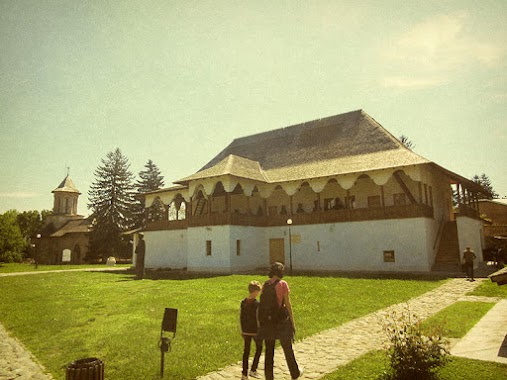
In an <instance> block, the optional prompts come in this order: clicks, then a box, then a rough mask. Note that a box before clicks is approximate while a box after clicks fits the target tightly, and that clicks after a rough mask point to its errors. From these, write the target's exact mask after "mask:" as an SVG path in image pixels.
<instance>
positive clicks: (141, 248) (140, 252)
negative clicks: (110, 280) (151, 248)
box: [136, 233, 146, 280]
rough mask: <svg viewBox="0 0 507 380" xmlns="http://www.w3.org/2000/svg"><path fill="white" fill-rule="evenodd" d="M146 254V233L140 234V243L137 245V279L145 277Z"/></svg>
mask: <svg viewBox="0 0 507 380" xmlns="http://www.w3.org/2000/svg"><path fill="white" fill-rule="evenodd" d="M145 254H146V243H145V241H144V234H143V233H140V234H139V243H137V247H136V279H138V280H142V279H143V278H144V256H145Z"/></svg>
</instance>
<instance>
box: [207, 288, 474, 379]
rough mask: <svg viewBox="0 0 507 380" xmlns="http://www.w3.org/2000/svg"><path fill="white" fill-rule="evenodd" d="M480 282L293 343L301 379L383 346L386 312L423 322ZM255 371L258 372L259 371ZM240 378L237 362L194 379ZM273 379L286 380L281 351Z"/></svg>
mask: <svg viewBox="0 0 507 380" xmlns="http://www.w3.org/2000/svg"><path fill="white" fill-rule="evenodd" d="M481 281H482V280H480V279H479V280H477V281H475V282H469V281H466V280H465V279H464V278H456V279H452V280H450V281H448V282H446V283H445V284H443V285H442V286H440V287H438V288H436V289H434V290H432V291H430V292H427V293H425V294H423V295H421V296H419V297H416V298H413V299H411V300H410V301H409V302H407V303H402V304H397V305H393V306H390V307H388V308H386V309H383V310H379V311H376V312H374V313H371V314H368V315H366V316H364V317H362V318H358V319H354V320H352V321H350V322H348V323H346V324H344V325H341V326H339V327H337V328H333V329H330V330H327V331H323V332H321V333H319V334H317V335H314V336H311V337H308V338H306V339H303V340H302V341H300V342H297V343H296V344H295V345H294V351H295V354H296V359H297V361H298V364H299V365H300V366H301V367H303V368H304V371H305V373H304V376H303V379H320V378H321V377H323V376H324V375H325V374H327V373H330V372H333V371H334V370H335V369H336V368H337V367H338V366H342V365H344V364H347V363H348V362H350V361H352V360H354V359H356V358H358V357H359V356H361V355H363V354H365V353H367V352H369V351H371V350H376V349H380V348H382V347H383V345H384V343H385V338H384V336H385V335H384V333H383V331H382V320H384V319H385V317H386V316H387V315H389V314H390V313H392V312H394V311H396V312H403V311H406V310H407V307H408V310H409V311H410V312H411V313H414V314H416V315H417V316H419V317H420V318H421V319H425V318H427V317H429V316H431V315H433V314H435V313H437V312H438V311H440V310H442V309H444V308H446V307H447V306H449V305H451V304H453V303H454V302H456V301H458V300H464V299H466V298H467V297H464V295H465V294H466V293H468V292H470V291H472V290H474V289H475V288H476V287H477V286H478V285H479V284H480V282H481ZM296 319H297V316H296ZM263 368H264V362H263V358H262V357H261V361H260V364H259V369H263ZM259 372H261V373H262V371H259ZM240 375H241V363H240V362H238V363H237V364H234V365H231V366H229V367H226V368H224V369H221V370H219V371H216V372H213V373H209V374H207V375H205V376H201V377H199V378H198V380H223V379H238V378H240ZM275 378H276V379H277V380H278V379H280V380H281V379H284V380H286V379H290V374H289V371H288V368H287V366H286V364H285V358H284V356H283V351H282V350H281V349H277V350H276V352H275Z"/></svg>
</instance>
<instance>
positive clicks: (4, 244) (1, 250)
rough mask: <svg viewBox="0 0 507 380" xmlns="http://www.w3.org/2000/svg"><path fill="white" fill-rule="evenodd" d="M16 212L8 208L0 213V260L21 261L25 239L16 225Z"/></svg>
mask: <svg viewBox="0 0 507 380" xmlns="http://www.w3.org/2000/svg"><path fill="white" fill-rule="evenodd" d="M17 217H18V212H17V211H16V210H9V211H7V212H5V213H4V214H2V215H0V262H8V263H9V262H14V261H21V259H22V253H23V250H24V248H25V244H26V242H25V239H23V234H22V233H21V230H20V228H19V225H18V221H17Z"/></svg>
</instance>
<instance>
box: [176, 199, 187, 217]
mask: <svg viewBox="0 0 507 380" xmlns="http://www.w3.org/2000/svg"><path fill="white" fill-rule="evenodd" d="M186 218H187V205H186V203H185V202H181V204H180V209H179V210H178V220H185V219H186Z"/></svg>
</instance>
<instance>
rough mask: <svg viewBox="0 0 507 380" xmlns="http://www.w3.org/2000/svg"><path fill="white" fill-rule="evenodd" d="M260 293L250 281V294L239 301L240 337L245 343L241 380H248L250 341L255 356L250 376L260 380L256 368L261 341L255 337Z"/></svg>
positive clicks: (259, 287)
mask: <svg viewBox="0 0 507 380" xmlns="http://www.w3.org/2000/svg"><path fill="white" fill-rule="evenodd" d="M260 291H261V284H260V282H258V281H252V282H250V284H248V292H249V293H250V294H249V295H248V297H247V298H245V299H244V300H243V301H241V308H240V322H241V336H243V340H244V343H245V346H244V349H243V375H242V376H241V380H247V379H248V359H249V357H250V345H251V343H252V339H253V341H254V342H255V355H254V360H253V363H252V367H251V368H250V376H251V377H254V378H256V379H259V378H260V375H259V374H258V373H257V366H258V365H259V358H260V356H261V353H262V340H260V339H259V338H258V337H257V309H258V308H259V301H257V297H258V296H259V292H260Z"/></svg>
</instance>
